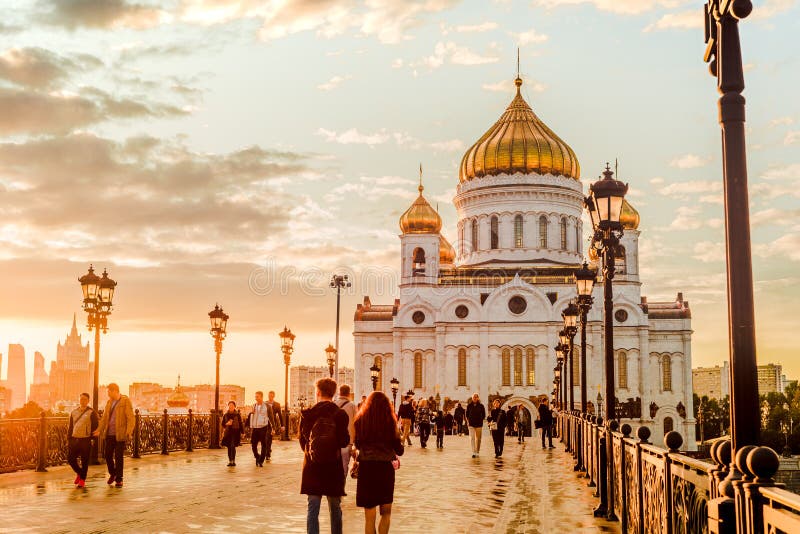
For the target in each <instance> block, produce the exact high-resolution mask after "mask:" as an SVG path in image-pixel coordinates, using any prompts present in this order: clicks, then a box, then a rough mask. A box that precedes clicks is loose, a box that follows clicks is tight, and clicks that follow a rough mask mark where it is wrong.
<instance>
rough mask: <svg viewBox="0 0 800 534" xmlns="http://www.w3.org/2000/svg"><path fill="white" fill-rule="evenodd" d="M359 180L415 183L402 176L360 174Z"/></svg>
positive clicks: (365, 181)
mask: <svg viewBox="0 0 800 534" xmlns="http://www.w3.org/2000/svg"><path fill="white" fill-rule="evenodd" d="M359 180H361V181H362V182H364V183H367V184H375V185H416V183H417V182H415V181H414V180H409V179H408V178H403V177H402V176H361V177H360V178H359Z"/></svg>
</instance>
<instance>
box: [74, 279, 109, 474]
mask: <svg viewBox="0 0 800 534" xmlns="http://www.w3.org/2000/svg"><path fill="white" fill-rule="evenodd" d="M78 282H80V284H81V291H82V292H83V310H84V311H85V312H86V327H87V328H88V329H89V331H90V332H91V331H92V329H94V378H93V382H92V409H93V410H94V411H95V412H97V403H98V397H99V396H100V393H99V384H100V331H101V330H102V331H103V333H104V334H105V333H107V332H108V316H109V315H111V309H112V303H113V300H114V288H115V287H116V286H117V283H116V282H115V281H114V280H112V279H111V278H109V277H108V272H107V271H106V270H105V269H103V276H102V278H101V277H99V276H97V275H96V274H94V267H93V266H92V265H89V272H87V273H86V274H85V275H83V276H81V277H80V278H78ZM98 449H99V447H98V440H97V439H93V440H92V450H91V453H90V458H91V462H92V463H93V464H97V463H98V460H97V454H98Z"/></svg>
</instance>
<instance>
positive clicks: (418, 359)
mask: <svg viewBox="0 0 800 534" xmlns="http://www.w3.org/2000/svg"><path fill="white" fill-rule="evenodd" d="M421 387H422V353H421V352H417V353H415V354H414V388H415V389H419V388H421Z"/></svg>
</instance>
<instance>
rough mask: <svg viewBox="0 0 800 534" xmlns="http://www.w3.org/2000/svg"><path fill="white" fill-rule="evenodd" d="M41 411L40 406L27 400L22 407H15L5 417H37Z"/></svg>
mask: <svg viewBox="0 0 800 534" xmlns="http://www.w3.org/2000/svg"><path fill="white" fill-rule="evenodd" d="M43 411H44V410H42V407H41V406H39V405H38V404H36V403H35V402H33V401H28V402H26V403H25V405H24V406H23V407H22V408H17V409H16V410H13V411H11V412H9V413H8V415H7V416H6V419H30V418H32V417H39V416H40V415H41V414H42V412H43Z"/></svg>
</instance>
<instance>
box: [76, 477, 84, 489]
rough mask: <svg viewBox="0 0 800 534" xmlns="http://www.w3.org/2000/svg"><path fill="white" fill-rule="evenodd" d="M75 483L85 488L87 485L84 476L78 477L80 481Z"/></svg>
mask: <svg viewBox="0 0 800 534" xmlns="http://www.w3.org/2000/svg"><path fill="white" fill-rule="evenodd" d="M75 485H76V486H78V487H79V488H85V487H86V481H85V480H83V479H82V478H80V477H78V481H77V482H76V483H75Z"/></svg>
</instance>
